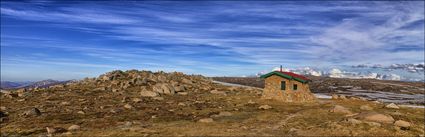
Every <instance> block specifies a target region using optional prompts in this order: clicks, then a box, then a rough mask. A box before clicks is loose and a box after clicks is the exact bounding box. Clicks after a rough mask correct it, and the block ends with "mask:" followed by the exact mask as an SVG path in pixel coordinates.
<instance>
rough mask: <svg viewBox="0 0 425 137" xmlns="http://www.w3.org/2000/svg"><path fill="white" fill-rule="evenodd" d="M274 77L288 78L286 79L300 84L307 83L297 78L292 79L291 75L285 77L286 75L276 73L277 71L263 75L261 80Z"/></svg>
mask: <svg viewBox="0 0 425 137" xmlns="http://www.w3.org/2000/svg"><path fill="white" fill-rule="evenodd" d="M273 75H277V76H280V77H282V78H286V79H289V80H295V81H298V82H301V83H307V81H306V80H302V79H299V78H295V77H292V76H289V75H285V74H282V73H279V72H275V71H273V72H270V73H267V74H264V75H261V76H260V78H268V77H270V76H273Z"/></svg>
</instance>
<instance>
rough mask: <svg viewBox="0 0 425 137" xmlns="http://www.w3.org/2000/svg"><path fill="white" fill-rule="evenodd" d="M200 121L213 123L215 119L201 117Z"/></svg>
mask: <svg viewBox="0 0 425 137" xmlns="http://www.w3.org/2000/svg"><path fill="white" fill-rule="evenodd" d="M198 122H201V123H211V122H214V119H212V118H202V119H199V120H198Z"/></svg>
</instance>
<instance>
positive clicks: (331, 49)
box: [1, 1, 424, 75]
mask: <svg viewBox="0 0 425 137" xmlns="http://www.w3.org/2000/svg"><path fill="white" fill-rule="evenodd" d="M128 5H129V4H128V3H121V2H99V3H92V2H79V3H74V4H69V3H61V2H51V1H46V2H38V3H24V2H2V7H1V14H2V16H1V18H2V24H1V28H2V29H1V32H2V36H1V40H2V42H1V48H2V55H1V56H2V59H9V60H8V61H7V62H2V68H4V67H3V66H4V65H6V67H7V69H11V68H13V67H11V66H10V65H11V64H14V65H15V66H14V67H17V66H16V65H18V64H19V63H18V64H16V63H14V62H17V61H18V60H14V59H21V60H19V61H24V60H28V61H34V62H38V63H40V64H44V65H45V66H48V65H52V64H55V63H57V65H58V66H64V68H65V67H73V69H75V68H74V67H76V66H79V65H80V66H81V67H82V68H83V67H86V68H87V67H89V68H90V67H91V68H93V69H95V68H96V69H99V68H102V67H104V68H108V69H111V68H117V66H118V68H123V66H126V67H124V68H131V67H136V68H138V67H143V68H146V69H154V70H159V69H161V68H162V69H166V70H182V71H185V72H186V73H202V74H204V75H242V74H246V73H255V72H257V71H260V70H264V68H271V67H273V66H276V65H280V64H283V65H285V66H291V67H297V66H311V65H315V66H317V65H346V64H358V63H367V62H377V63H378V62H379V63H387V64H390V63H411V62H423V61H424V60H423V58H424V55H423V51H424V47H423V45H424V11H423V6H424V2H423V1H412V2H383V1H379V2H366V1H361V2H355V1H350V2H338V1H330V2H287V1H264V2H260V1H253V2H248V3H246V2H238V1H215V2H191V3H187V2H182V1H177V2H172V1H170V2H168V1H148V2H140V3H139V2H135V3H132V4H130V5H131V6H128ZM171 5H173V6H171ZM40 55H42V56H40ZM22 56H28V57H33V58H24V59H23V58H21V57H22ZM50 58H68V59H70V60H68V61H64V63H59V62H58V61H52V60H49V59H50ZM81 59H84V60H81ZM93 62H96V63H93ZM21 66H22V67H24V66H25V64H22V65H21ZM240 70H246V71H250V72H244V71H240ZM82 73H83V72H81V74H82ZM2 75H5V74H4V73H2Z"/></svg>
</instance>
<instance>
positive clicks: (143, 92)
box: [140, 88, 159, 97]
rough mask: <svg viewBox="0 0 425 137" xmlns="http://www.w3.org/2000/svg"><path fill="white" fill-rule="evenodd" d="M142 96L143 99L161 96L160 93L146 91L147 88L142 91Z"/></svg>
mask: <svg viewBox="0 0 425 137" xmlns="http://www.w3.org/2000/svg"><path fill="white" fill-rule="evenodd" d="M140 95H141V96H142V97H156V96H158V95H159V94H158V92H154V91H149V90H146V88H143V89H142V91H140Z"/></svg>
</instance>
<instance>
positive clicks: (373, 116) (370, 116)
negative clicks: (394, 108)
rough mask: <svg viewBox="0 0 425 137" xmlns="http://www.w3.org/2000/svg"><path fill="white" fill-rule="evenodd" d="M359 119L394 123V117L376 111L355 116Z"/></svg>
mask: <svg viewBox="0 0 425 137" xmlns="http://www.w3.org/2000/svg"><path fill="white" fill-rule="evenodd" d="M355 117H356V118H358V119H361V120H364V121H370V122H379V123H387V124H388V123H393V122H394V118H393V117H392V116H389V115H384V114H380V113H376V112H363V113H360V114H358V115H356V116H355Z"/></svg>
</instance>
